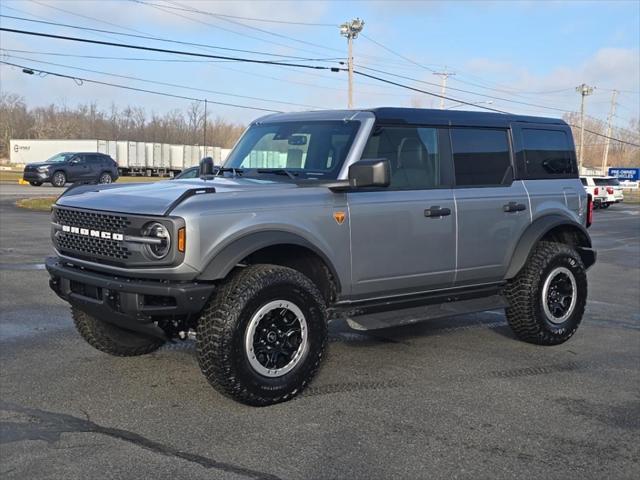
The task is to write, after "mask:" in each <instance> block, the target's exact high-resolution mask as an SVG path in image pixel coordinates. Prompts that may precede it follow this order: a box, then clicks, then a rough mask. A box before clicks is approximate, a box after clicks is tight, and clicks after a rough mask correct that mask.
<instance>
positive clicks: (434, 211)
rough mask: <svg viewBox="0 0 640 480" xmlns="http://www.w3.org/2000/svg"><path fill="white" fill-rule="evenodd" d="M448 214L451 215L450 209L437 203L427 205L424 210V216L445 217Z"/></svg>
mask: <svg viewBox="0 0 640 480" xmlns="http://www.w3.org/2000/svg"><path fill="white" fill-rule="evenodd" d="M448 215H451V209H449V208H441V207H439V206H437V205H436V206H433V207H429V208H427V209H426V210H425V211H424V216H425V217H430V218H439V217H446V216H448Z"/></svg>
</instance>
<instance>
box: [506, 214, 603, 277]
mask: <svg viewBox="0 0 640 480" xmlns="http://www.w3.org/2000/svg"><path fill="white" fill-rule="evenodd" d="M559 226H567V227H569V228H570V229H572V230H574V231H575V232H576V233H578V238H579V239H580V243H579V244H578V245H577V246H576V247H577V250H578V253H579V254H580V257H581V258H582V261H583V263H584V264H585V267H586V268H589V267H590V266H591V265H593V264H594V263H595V259H596V252H595V251H594V250H592V247H591V237H589V233H588V232H587V229H586V228H585V227H584V226H582V225H581V224H579V223H577V222H575V221H573V220H571V219H569V218H567V217H565V216H562V215H547V216H544V217H541V218H538V219H536V220H534V221H533V223H531V224H530V225H529V226H528V227H527V229H526V230H525V231H524V233H523V234H522V235H521V236H520V239H519V240H518V244H517V246H516V248H515V250H514V251H513V255H512V256H511V261H510V262H509V267H508V268H507V273H506V275H505V280H509V279H511V278H513V277H515V276H516V275H517V274H518V272H519V271H520V270H521V269H522V267H524V266H525V264H526V263H527V260H529V257H530V256H531V253H532V251H533V248H534V246H535V245H536V244H537V243H538V242H539V241H540V239H541V238H542V237H544V235H545V234H547V233H548V232H550V231H551V230H552V229H554V228H556V227H559Z"/></svg>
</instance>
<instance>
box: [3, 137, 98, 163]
mask: <svg viewBox="0 0 640 480" xmlns="http://www.w3.org/2000/svg"><path fill="white" fill-rule="evenodd" d="M9 149H10V150H11V153H10V155H11V163H15V164H22V165H24V164H27V163H33V162H44V161H45V160H47V159H49V158H51V157H53V156H54V155H56V154H58V153H63V152H98V151H99V150H98V140H32V139H24V140H23V139H15V140H14V139H12V140H10V141H9Z"/></svg>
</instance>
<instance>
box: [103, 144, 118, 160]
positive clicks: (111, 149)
mask: <svg viewBox="0 0 640 480" xmlns="http://www.w3.org/2000/svg"><path fill="white" fill-rule="evenodd" d="M98 152H100V153H104V154H106V155H109V156H110V157H111V158H113V159H114V160H115V161H116V162H117V161H118V148H117V144H116V141H115V140H98Z"/></svg>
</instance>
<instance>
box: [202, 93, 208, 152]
mask: <svg viewBox="0 0 640 480" xmlns="http://www.w3.org/2000/svg"><path fill="white" fill-rule="evenodd" d="M202 144H203V145H204V146H205V147H206V146H207V99H206V98H205V99H204V132H202Z"/></svg>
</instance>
